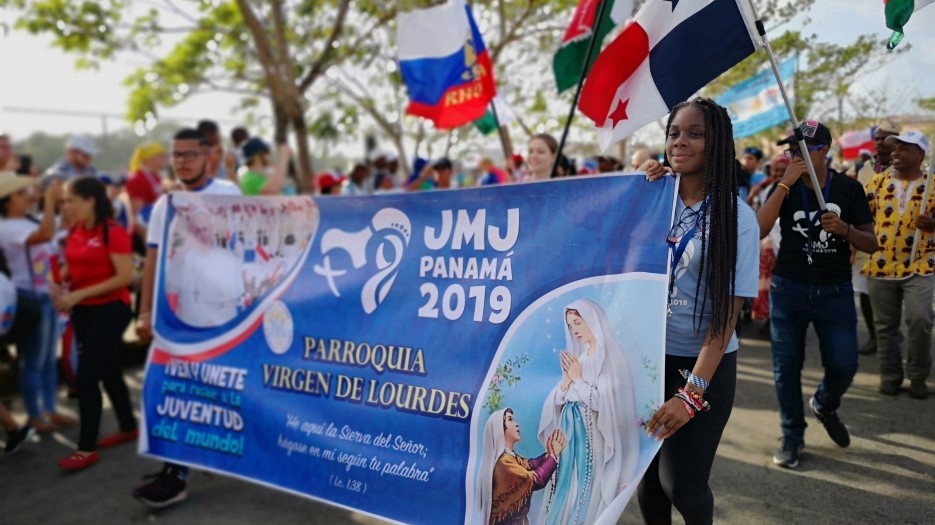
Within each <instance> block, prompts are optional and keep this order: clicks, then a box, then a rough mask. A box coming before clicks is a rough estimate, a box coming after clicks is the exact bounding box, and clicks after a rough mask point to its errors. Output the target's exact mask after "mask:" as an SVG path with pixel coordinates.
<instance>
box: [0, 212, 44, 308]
mask: <svg viewBox="0 0 935 525" xmlns="http://www.w3.org/2000/svg"><path fill="white" fill-rule="evenodd" d="M38 229H39V225H38V224H36V223H35V222H33V221H31V220H29V219H25V218H15V219H0V249H2V250H3V254H4V255H5V256H6V260H7V265H8V266H9V267H10V272H11V273H12V274H13V284H14V285H15V286H16V287H17V288H18V289H20V290H29V291H32V290H35V291H37V292H42V293H48V292H49V282H50V281H51V280H52V257H53V256H54V255H56V254H57V253H58V251H57V249H56V246H55V243H52V242H44V243H39V244H33V245H32V246H30V247H29V255H30V257H31V260H27V257H26V239H28V238H29V236H30V235H32V233H33V232H34V231H36V230H38ZM30 268H32V271H31V272H30Z"/></svg>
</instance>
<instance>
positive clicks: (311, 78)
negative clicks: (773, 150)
mask: <svg viewBox="0 0 935 525" xmlns="http://www.w3.org/2000/svg"><path fill="white" fill-rule="evenodd" d="M815 1H816V0H754V5H755V7H756V10H757V11H758V14H759V16H760V18H761V20H763V21H764V23H765V24H766V27H767V29H768V30H769V36H770V39H771V42H772V45H773V50H774V52H775V54H776V56H777V58H778V59H779V60H781V59H783V58H785V57H789V56H796V55H798V56H799V57H800V64H801V67H800V72H799V74H798V75H797V78H796V112H797V114H798V115H800V116H804V115H814V114H815V113H816V112H818V113H824V114H826V115H833V116H834V117H836V120H837V121H843V120H845V119H846V117H847V115H846V113H847V111H848V110H849V111H850V112H856V113H859V112H860V111H861V106H862V105H863V102H862V101H861V100H859V97H855V96H854V95H853V94H852V93H851V92H850V86H851V85H852V84H853V83H854V81H855V80H856V79H857V78H859V77H860V76H861V75H862V74H865V73H867V72H869V71H872V70H874V69H875V68H877V67H879V65H881V64H882V62H883V60H884V56H885V55H884V54H883V53H884V51H883V47H882V46H881V45H880V44H879V42H876V41H875V39H873V38H872V37H871V36H869V35H861V36H859V37H857V38H856V39H855V40H854V41H853V42H852V43H850V44H831V43H826V42H822V41H821V40H819V37H818V36H816V35H813V34H812V35H809V34H804V33H803V32H801V31H800V30H798V29H797V28H794V27H792V26H791V24H790V22H791V21H793V20H795V22H796V26H797V27H798V26H799V22H804V21H806V20H807V16H803V15H802V13H806V14H807V12H808V10H809V8H810V7H811V6H812V5H813V4H814V3H815ZM443 2H444V0H395V1H392V2H384V1H380V0H354V1H353V2H351V1H350V0H267V1H264V0H133V1H131V0H102V1H100V2H92V1H88V0H32V1H30V0H0V7H10V8H13V9H14V10H16V12H17V13H18V20H17V23H16V27H18V28H20V29H22V30H26V31H29V32H31V33H42V34H48V35H51V36H52V38H53V43H54V45H55V46H57V47H59V48H61V49H63V50H64V51H66V52H70V53H74V54H75V55H76V56H77V65H78V66H79V67H84V68H94V67H102V64H103V63H104V62H105V61H107V60H111V59H113V58H114V57H115V56H116V55H117V54H118V53H132V54H136V55H140V56H142V57H145V58H146V59H147V63H146V65H145V66H143V67H141V68H140V69H139V70H137V71H136V72H135V73H133V74H132V75H131V76H130V77H129V78H127V79H126V87H127V88H128V89H129V97H128V107H127V116H128V118H129V119H130V120H131V121H132V122H135V123H136V124H137V127H138V128H139V129H141V130H145V129H150V128H152V127H153V126H154V125H155V124H156V123H157V121H158V115H159V110H160V109H161V108H166V107H171V106H173V105H176V104H178V103H180V102H181V101H183V100H186V99H188V98H190V97H192V96H193V95H195V94H198V93H210V92H218V91H222V92H229V93H234V94H237V95H239V96H240V97H241V108H242V109H243V110H246V111H247V112H248V113H249V111H250V110H251V109H254V108H257V107H258V106H260V105H262V104H269V106H270V107H271V109H272V112H273V115H274V118H275V123H276V135H277V138H278V139H282V138H283V135H284V132H285V128H286V126H287V125H289V126H291V127H292V128H293V129H295V130H298V131H299V133H297V135H296V136H297V139H298V140H297V143H298V144H299V161H300V162H299V167H300V170H301V171H302V172H303V173H304V174H305V175H308V174H309V173H310V171H311V165H310V159H311V155H310V152H309V144H308V137H309V136H311V137H313V138H314V139H315V140H316V141H319V142H322V143H323V144H331V143H333V142H335V141H336V140H339V139H341V138H344V137H347V136H349V135H358V136H359V135H360V134H368V135H379V136H382V137H385V138H386V139H387V140H388V141H389V142H390V143H391V144H392V145H393V146H394V147H395V148H396V149H397V150H398V151H399V154H400V157H401V158H402V159H406V155H407V153H414V154H423V155H427V154H432V155H435V154H438V153H446V152H447V151H448V150H449V149H451V148H452V147H459V146H465V145H477V144H479V143H481V141H485V142H484V143H485V144H488V146H489V144H490V141H491V140H493V139H489V138H483V137H481V136H480V135H478V134H477V133H476V132H474V131H473V130H472V128H471V127H464V128H460V129H458V130H455V131H454V132H451V133H447V132H444V133H443V132H438V131H436V130H434V129H433V128H432V126H431V124H427V123H426V122H425V121H422V120H421V119H416V118H412V117H407V116H405V114H404V108H405V104H406V96H405V89H404V86H403V84H402V79H401V78H400V75H399V73H398V68H397V65H396V58H395V53H396V51H395V50H396V31H397V28H396V23H395V17H396V15H397V13H398V12H400V11H405V10H410V9H414V8H421V7H427V6H430V5H435V4H440V3H443ZM577 3H578V0H474V1H473V2H472V7H473V10H474V13H475V17H476V18H477V20H478V24H479V25H480V28H481V30H482V32H483V34H484V38H485V41H486V44H487V47H488V49H489V50H490V53H491V56H492V57H493V59H494V64H495V75H496V78H497V79H498V90H499V92H500V93H501V95H503V96H504V97H505V98H506V100H507V102H508V103H509V104H510V105H512V106H513V107H514V108H515V110H516V113H517V114H518V116H519V120H518V121H517V122H516V123H515V124H513V125H512V126H511V131H512V132H514V133H515V132H521V133H522V134H523V135H527V134H530V133H534V132H538V131H549V132H552V133H557V132H558V131H559V130H560V129H561V126H562V125H563V124H564V119H565V118H566V114H567V111H568V105H569V104H570V102H571V93H566V94H565V95H563V96H557V95H556V94H555V86H554V81H553V78H552V73H551V59H552V54H553V53H554V50H555V49H556V48H557V47H558V43H559V41H560V39H561V37H562V35H563V34H564V31H565V26H566V24H567V23H568V21H569V19H570V18H571V12H572V9H573V8H574V7H575V5H576V4H577ZM637 4H638V5H639V4H642V2H637ZM907 49H908V46H904V47H903V48H901V52H905V50H907ZM764 64H766V56H765V53H763V52H762V51H761V52H757V53H755V54H754V55H753V56H751V57H750V58H748V59H747V60H745V61H743V62H741V63H740V64H738V65H737V66H736V67H734V68H733V69H731V70H730V71H728V72H727V73H725V74H724V75H722V76H721V77H720V78H718V79H717V80H715V81H714V82H712V83H711V84H710V85H709V86H708V87H707V88H706V89H705V91H704V92H705V94H709V95H716V94H717V93H719V92H721V91H723V89H725V88H726V87H727V86H729V85H732V84H733V83H736V82H737V81H739V80H741V79H743V78H746V77H748V76H750V75H752V74H753V73H754V72H755V71H756V70H757V69H759V68H761V67H763V65H764ZM576 124H577V126H578V127H577V129H578V130H579V133H578V136H579V137H590V135H589V134H581V133H580V130H589V129H590V122H588V121H587V120H586V119H582V118H578V119H577V122H576ZM573 136H574V135H573ZM407 146H408V147H410V150H409V151H407ZM413 146H414V147H413ZM307 181H308V177H303V182H307Z"/></svg>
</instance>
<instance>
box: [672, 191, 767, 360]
mask: <svg viewBox="0 0 935 525" xmlns="http://www.w3.org/2000/svg"><path fill="white" fill-rule="evenodd" d="M675 200H676V204H675V223H676V224H677V225H678V224H682V225H683V227H681V228H679V227H676V228H675V229H674V230H675V231H674V232H673V233H675V234H677V235H684V233H685V231H687V230H689V229H690V227H691V224H692V222H693V217H696V216H697V215H698V213H700V211H701V208H702V203H701V202H699V203H697V204H695V205H694V206H691V207H690V208H688V207H686V206H685V204H683V203H682V199H681V198H676V199H675ZM708 220H709V221H710V217H709V219H708ZM737 232H738V235H737V266H736V276H735V281H734V296H736V297H756V296H757V288H758V284H759V278H760V226H759V224H758V223H757V221H756V214H754V213H753V209H751V208H750V206H748V205H747V204H746V203H745V202H743V201H742V200H739V199H738V204H737ZM678 241H681V238H680V237H679V238H677V242H676V246H678ZM671 253H672V252H671V251H670V254H671ZM700 254H701V232H700V231H699V230H698V229H697V228H696V229H695V233H694V235H693V236H692V240H691V241H690V242H689V243H688V244H687V245H686V246H685V251H684V252H683V253H682V257H681V259H680V260H679V261H678V262H677V263H675V265H674V266H675V268H674V271H675V287H674V290H673V296H672V297H671V298H670V307H671V309H672V315H671V316H669V318H668V320H667V321H666V354H668V355H674V356H683V357H695V356H697V355H698V354H699V352H701V344H702V342H703V340H704V337H705V335H706V334H707V333H708V327H709V326H710V325H711V300H710V298H709V299H708V301H707V304H706V305H705V311H704V312H703V313H702V312H700V311H699V312H698V313H699V315H701V324H700V330H698V331H697V332H696V331H695V320H694V318H693V314H694V311H695V287H696V286H697V285H698V272H699V270H700V266H701V257H700ZM709 263H710V260H708V261H706V263H705V264H706V266H707V265H708V264H709ZM706 293H707V288H706V286H705V282H704V280H702V282H701V289H700V290H699V291H698V300H699V305H698V308H699V309H700V308H701V304H700V301H701V300H702V298H703V297H704V294H706ZM737 346H738V343H737V335H736V334H733V335H731V338H730V343H728V345H727V350H726V352H733V351H735V350H737Z"/></svg>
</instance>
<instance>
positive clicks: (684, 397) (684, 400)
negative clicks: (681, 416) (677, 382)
mask: <svg viewBox="0 0 935 525" xmlns="http://www.w3.org/2000/svg"><path fill="white" fill-rule="evenodd" d="M674 397H676V398H678V399H680V400H681V401H682V403H685V404H686V405H687V406H688V407H689V408H691V409H692V411H693V412H698V407H696V406H695V404H694V403H692V401H691V398H690V397H688V396H687V395H685V394H683V393H681V392H676V394H675V396H674Z"/></svg>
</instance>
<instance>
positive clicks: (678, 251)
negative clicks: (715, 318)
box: [666, 199, 708, 316]
mask: <svg viewBox="0 0 935 525" xmlns="http://www.w3.org/2000/svg"><path fill="white" fill-rule="evenodd" d="M707 207H708V199H705V200H704V202H703V203H702V204H701V209H700V210H699V211H698V214H697V215H696V216H695V222H694V223H693V224H692V226H691V228H689V229H688V231H686V232H685V234H684V235H682V238H681V239H680V240H679V241H678V243H677V244H676V241H675V238H674V237H669V238H668V239H666V243H668V245H669V252H670V253H671V254H672V264H671V266H672V267H671V269H670V270H669V305H668V310H667V315H668V316H671V315H672V293H673V292H674V291H675V270H676V267H677V266H678V263H679V261H681V260H682V255H684V254H685V249H686V248H688V243H690V242H691V240H692V237H694V236H695V232H696V231H698V223H699V222H701V218H702V217H703V216H704V214H705V210H706V209H707Z"/></svg>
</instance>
